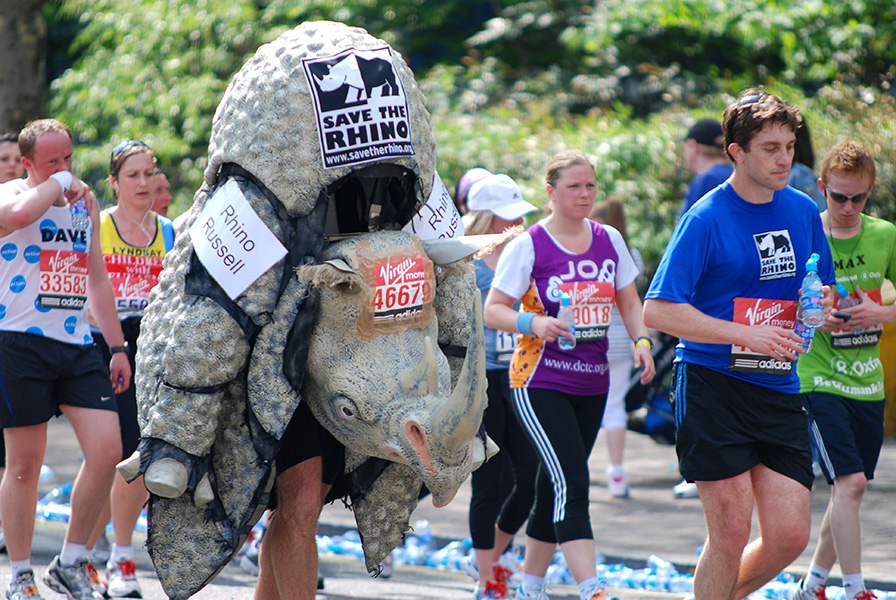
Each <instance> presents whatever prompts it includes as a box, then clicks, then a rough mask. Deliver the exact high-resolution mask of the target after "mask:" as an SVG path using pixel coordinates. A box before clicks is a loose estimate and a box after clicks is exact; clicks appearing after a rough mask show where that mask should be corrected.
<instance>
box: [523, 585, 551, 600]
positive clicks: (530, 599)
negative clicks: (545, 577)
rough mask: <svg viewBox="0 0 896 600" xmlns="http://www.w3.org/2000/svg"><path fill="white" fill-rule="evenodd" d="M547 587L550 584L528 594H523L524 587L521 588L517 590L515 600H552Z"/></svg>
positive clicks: (533, 589) (536, 588) (535, 588)
mask: <svg viewBox="0 0 896 600" xmlns="http://www.w3.org/2000/svg"><path fill="white" fill-rule="evenodd" d="M547 587H548V583H547V582H544V583H542V584H541V585H540V586H537V587H534V588H532V589H531V590H529V591H528V592H523V586H520V587H519V588H517V590H516V597H515V600H551V599H550V597H549V596H548V594H547Z"/></svg>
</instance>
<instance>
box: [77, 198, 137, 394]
mask: <svg viewBox="0 0 896 600" xmlns="http://www.w3.org/2000/svg"><path fill="white" fill-rule="evenodd" d="M85 200H86V202H87V210H88V212H89V213H90V220H91V222H92V223H93V235H92V236H91V237H90V251H89V260H90V271H89V272H88V275H87V297H88V298H89V301H90V314H91V315H92V316H93V318H94V319H95V320H96V324H97V325H98V326H99V328H100V331H102V332H103V337H104V338H106V343H107V344H109V347H112V346H122V345H124V334H123V333H122V332H121V321H119V320H118V310H117V309H116V306H115V292H114V291H113V290H112V283H111V282H110V281H109V274H108V273H107V272H106V264H105V263H104V262H103V250H102V248H101V247H100V218H99V205H98V204H97V202H96V198H95V197H93V193H90V194H88V197H87V198H85ZM109 372H110V380H111V381H112V388H113V389H114V390H115V393H116V394H119V393H121V392H123V391H125V390H126V389H128V387H129V386H130V384H131V375H132V373H131V364H130V362H129V361H128V357H127V354H125V353H122V352H119V353H116V354H113V355H112V360H111V361H109Z"/></svg>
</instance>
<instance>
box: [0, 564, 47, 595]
mask: <svg viewBox="0 0 896 600" xmlns="http://www.w3.org/2000/svg"><path fill="white" fill-rule="evenodd" d="M6 598H7V600H43V598H41V597H40V592H39V591H38V590H37V584H36V583H34V571H32V570H31V569H25V570H24V571H19V575H18V577H16V578H15V579H14V580H13V581H10V582H9V588H7V590H6Z"/></svg>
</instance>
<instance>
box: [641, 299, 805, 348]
mask: <svg viewBox="0 0 896 600" xmlns="http://www.w3.org/2000/svg"><path fill="white" fill-rule="evenodd" d="M644 323H645V324H646V325H647V326H648V327H653V328H655V329H659V330H660V331H665V332H666V333H668V334H670V335H674V336H676V337H679V338H683V339H686V340H689V341H692V342H698V343H702V344H737V345H739V346H746V347H748V348H750V349H751V350H753V351H755V352H760V353H762V354H765V355H767V356H782V357H784V358H787V359H789V360H795V359H796V355H797V352H798V351H799V349H800V337H799V336H798V335H797V334H796V333H794V332H793V330H790V329H785V328H783V327H777V326H773V325H752V326H750V325H744V324H741V323H734V322H732V321H726V320H724V319H716V318H714V317H710V316H709V315H707V314H706V313H703V312H701V311H699V310H697V309H696V308H695V307H693V306H691V305H690V304H686V303H683V302H671V301H669V300H659V299H656V298H651V299H647V300H645V301H644Z"/></svg>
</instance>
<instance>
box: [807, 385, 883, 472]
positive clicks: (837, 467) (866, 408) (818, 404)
mask: <svg viewBox="0 0 896 600" xmlns="http://www.w3.org/2000/svg"><path fill="white" fill-rule="evenodd" d="M805 400H806V405H807V406H808V407H809V435H810V437H811V438H812V445H813V446H814V447H815V450H816V451H817V453H818V463H819V464H820V465H821V470H822V472H823V473H824V478H825V479H827V481H828V483H834V479H835V478H837V477H839V476H841V475H851V474H853V473H864V474H865V478H866V479H868V480H869V481H870V480H872V479H874V469H875V468H876V467H877V459H878V458H879V457H880V448H881V446H882V445H883V443H884V405H885V404H886V400H870V401H868V400H853V399H852V398H845V397H843V396H838V395H837V394H828V393H825V392H811V393H809V394H806V395H805Z"/></svg>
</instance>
